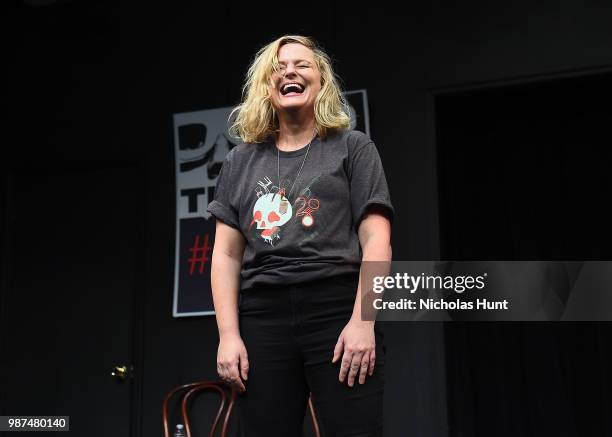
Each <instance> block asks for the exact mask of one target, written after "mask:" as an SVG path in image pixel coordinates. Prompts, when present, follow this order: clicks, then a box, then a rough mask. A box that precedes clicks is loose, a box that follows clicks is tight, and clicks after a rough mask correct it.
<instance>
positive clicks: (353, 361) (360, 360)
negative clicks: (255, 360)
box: [332, 207, 392, 387]
mask: <svg viewBox="0 0 612 437" xmlns="http://www.w3.org/2000/svg"><path fill="white" fill-rule="evenodd" d="M358 234H359V242H360V244H361V249H362V253H363V257H362V261H391V255H392V253H391V223H390V222H389V219H388V218H387V217H386V216H385V215H384V214H383V213H381V212H380V211H378V210H377V208H376V207H372V208H370V209H369V210H368V213H367V214H366V216H365V217H364V219H363V220H362V221H361V223H360V224H359V230H358ZM374 323H375V322H374V321H367V320H366V321H364V320H362V319H361V275H360V278H359V284H358V286H357V293H356V297H355V305H354V307H353V315H352V316H351V319H350V320H349V322H348V323H347V324H346V326H345V327H344V329H343V330H342V333H341V334H340V336H339V337H338V342H337V343H336V347H335V348H334V357H333V359H332V363H335V362H336V361H337V360H338V359H339V358H340V357H342V361H341V366H340V374H339V377H338V379H339V381H340V382H344V380H345V379H346V377H347V375H348V385H349V387H352V386H353V385H354V383H355V378H356V377H357V375H359V383H360V384H364V383H365V379H366V375H368V374H369V375H370V376H371V375H372V374H373V373H374V365H375V363H376V339H375V336H374Z"/></svg>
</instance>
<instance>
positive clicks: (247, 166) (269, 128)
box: [208, 36, 393, 437]
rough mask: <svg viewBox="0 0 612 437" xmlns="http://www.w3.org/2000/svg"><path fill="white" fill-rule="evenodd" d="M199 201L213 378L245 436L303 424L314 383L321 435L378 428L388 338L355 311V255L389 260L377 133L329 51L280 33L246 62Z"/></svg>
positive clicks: (292, 430) (281, 432)
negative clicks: (209, 240)
mask: <svg viewBox="0 0 612 437" xmlns="http://www.w3.org/2000/svg"><path fill="white" fill-rule="evenodd" d="M243 91H244V93H243V95H244V99H243V102H242V104H241V105H239V106H238V107H237V108H236V109H235V110H234V111H233V113H232V114H233V115H235V117H234V119H235V121H234V123H233V125H232V130H233V132H234V133H237V134H238V135H239V136H240V137H241V138H242V141H243V142H244V143H243V144H240V145H238V146H236V147H235V148H233V149H232V150H231V151H230V152H229V153H228V154H227V157H226V159H225V162H224V164H223V167H222V169H221V173H220V175H219V179H218V182H217V187H216V192H215V199H214V201H213V202H211V203H210V204H209V207H208V211H209V212H210V213H211V214H213V215H214V216H215V217H216V218H217V225H216V236H215V244H214V249H213V256H212V273H211V282H212V290H213V300H214V305H215V311H216V317H217V324H218V328H219V349H218V355H217V369H218V373H219V376H220V377H221V378H222V379H224V380H226V381H228V382H230V383H231V384H234V385H235V386H236V387H237V388H238V390H239V391H240V392H241V394H240V396H238V400H237V407H238V408H237V410H238V414H239V415H240V418H241V421H242V425H243V427H244V428H245V435H246V436H266V437H270V436H279V437H280V436H282V437H293V436H301V435H302V431H301V430H302V422H303V418H304V412H305V406H306V402H307V399H308V396H309V393H311V392H312V397H313V401H314V405H315V410H316V411H317V415H318V419H319V422H320V426H321V429H322V432H323V433H324V435H325V436H327V437H331V436H343V435H352V436H355V435H360V436H379V435H382V399H383V398H382V396H383V386H384V347H383V344H382V334H381V332H380V330H379V329H378V327H377V326H376V325H375V324H374V322H372V321H362V320H361V300H360V298H359V297H360V281H359V270H360V265H361V261H362V260H363V261H366V260H384V261H389V260H390V259H391V246H390V233H391V223H390V221H391V220H392V217H393V206H392V205H391V201H390V197H389V192H388V188H387V183H386V180H385V175H384V171H383V168H382V164H381V160H380V157H379V155H378V152H377V150H376V147H375V145H374V143H373V142H372V141H371V140H370V139H369V138H368V137H367V136H366V135H365V134H363V133H361V132H357V131H351V130H349V126H350V118H349V116H348V114H349V111H348V109H347V105H346V102H345V101H344V99H343V97H342V94H341V92H340V88H339V86H338V82H337V80H336V78H335V76H334V73H333V71H332V68H331V62H330V59H329V57H328V56H327V55H326V54H325V53H324V52H323V51H322V50H321V49H320V48H318V47H317V46H316V45H315V43H314V42H313V41H312V40H311V39H310V38H307V37H302V36H283V37H281V38H279V39H277V40H275V41H273V42H271V43H270V44H268V45H267V46H265V47H263V48H262V49H261V50H260V51H259V52H258V53H257V55H256V57H255V59H254V61H253V63H252V64H251V66H250V68H249V70H248V74H247V78H246V83H245V86H244V89H243ZM366 378H367V382H366Z"/></svg>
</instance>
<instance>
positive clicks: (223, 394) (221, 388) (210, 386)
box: [162, 381, 236, 437]
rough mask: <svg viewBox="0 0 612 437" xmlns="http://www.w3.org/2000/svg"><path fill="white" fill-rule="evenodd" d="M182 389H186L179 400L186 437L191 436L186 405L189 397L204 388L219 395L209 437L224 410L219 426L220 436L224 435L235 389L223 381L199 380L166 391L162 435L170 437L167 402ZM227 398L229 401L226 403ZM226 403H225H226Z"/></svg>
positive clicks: (213, 432) (224, 436) (212, 433)
mask: <svg viewBox="0 0 612 437" xmlns="http://www.w3.org/2000/svg"><path fill="white" fill-rule="evenodd" d="M183 390H188V391H187V392H186V393H185V394H184V395H183V399H182V401H181V416H182V417H183V423H184V424H185V431H186V433H187V437H192V435H191V426H190V424H189V417H188V414H187V405H188V402H189V399H190V398H191V397H192V396H193V395H194V394H196V393H201V392H202V391H205V390H212V391H216V392H217V393H218V394H219V397H220V400H221V402H220V404H219V409H218V410H217V415H216V417H215V420H214V422H213V424H212V427H211V429H210V433H209V434H208V435H209V437H214V435H215V431H216V430H217V426H218V425H219V419H221V415H222V414H223V411H224V410H225V418H224V419H223V426H222V428H221V437H226V435H227V428H228V426H229V419H230V416H231V414H232V410H233V408H234V402H235V400H236V390H235V389H233V388H232V387H230V386H229V385H227V384H225V383H224V382H223V381H200V382H193V383H191V384H184V385H179V386H178V387H175V388H173V389H172V390H170V391H169V392H168V394H167V395H166V397H165V398H164V403H163V406H162V420H163V422H164V437H171V436H170V430H169V427H168V403H169V401H170V398H171V397H172V396H173V395H174V394H176V393H178V392H180V391H183ZM228 391H229V392H230V395H229V396H228V395H227V392H228ZM228 398H229V403H228ZM226 404H227V405H226Z"/></svg>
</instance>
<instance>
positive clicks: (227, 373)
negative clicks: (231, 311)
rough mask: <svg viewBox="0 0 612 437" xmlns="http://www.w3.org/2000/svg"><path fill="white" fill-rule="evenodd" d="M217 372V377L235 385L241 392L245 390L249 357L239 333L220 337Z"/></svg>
mask: <svg viewBox="0 0 612 437" xmlns="http://www.w3.org/2000/svg"><path fill="white" fill-rule="evenodd" d="M217 373H218V374H219V377H220V378H221V379H222V380H224V381H225V382H227V383H228V384H231V385H233V386H235V387H236V388H237V389H238V390H239V391H240V392H241V393H244V392H245V391H246V387H245V386H244V383H243V382H242V380H241V379H240V377H241V376H242V379H244V380H245V381H246V380H247V376H248V373H249V359H248V356H247V351H246V347H245V346H244V342H243V341H242V338H241V337H240V335H231V336H224V337H221V339H220V340H219V349H218V350H217Z"/></svg>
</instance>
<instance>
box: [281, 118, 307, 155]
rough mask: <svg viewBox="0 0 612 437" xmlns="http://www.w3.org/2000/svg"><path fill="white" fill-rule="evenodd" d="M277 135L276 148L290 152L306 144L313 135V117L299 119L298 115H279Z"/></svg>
mask: <svg viewBox="0 0 612 437" xmlns="http://www.w3.org/2000/svg"><path fill="white" fill-rule="evenodd" d="M278 125H279V133H278V134H277V136H276V146H277V147H278V148H279V149H280V150H284V151H288V152H289V151H292V150H297V149H301V148H302V147H304V146H305V145H306V144H308V143H309V142H310V141H311V140H312V138H313V136H314V133H315V121H314V117H309V118H305V117H299V114H283V115H282V116H281V115H280V114H279V117H278Z"/></svg>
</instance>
